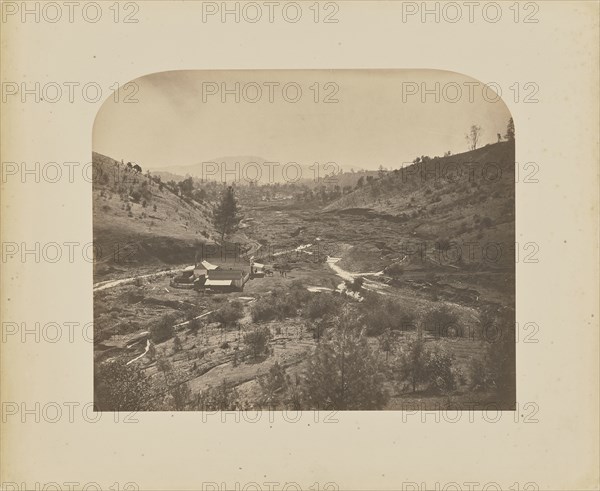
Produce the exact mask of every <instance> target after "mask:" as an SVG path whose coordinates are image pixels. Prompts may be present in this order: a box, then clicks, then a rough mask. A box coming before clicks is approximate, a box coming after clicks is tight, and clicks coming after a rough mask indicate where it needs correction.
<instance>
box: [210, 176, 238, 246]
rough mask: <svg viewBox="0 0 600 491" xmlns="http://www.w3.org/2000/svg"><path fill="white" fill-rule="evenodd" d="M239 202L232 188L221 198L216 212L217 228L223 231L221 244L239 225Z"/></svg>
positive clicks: (229, 187)
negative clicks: (226, 235)
mask: <svg viewBox="0 0 600 491" xmlns="http://www.w3.org/2000/svg"><path fill="white" fill-rule="evenodd" d="M237 212H238V208H237V202H236V200H235V195H234V190H233V187H232V186H228V187H227V189H226V190H225V191H224V192H223V195H222V196H221V202H220V203H219V205H218V206H217V209H216V210H215V215H214V216H215V226H216V227H217V229H218V230H220V231H221V243H222V242H223V240H224V238H225V234H228V233H230V232H231V231H233V229H234V228H235V226H236V225H237Z"/></svg>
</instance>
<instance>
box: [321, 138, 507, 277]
mask: <svg viewBox="0 0 600 491" xmlns="http://www.w3.org/2000/svg"><path fill="white" fill-rule="evenodd" d="M514 162H515V158H514V142H501V143H496V144H492V145H488V146H485V147H483V148H479V149H477V150H473V151H470V152H466V153H462V154H457V155H452V156H449V157H434V158H432V159H428V158H427V157H425V163H423V162H418V163H415V164H413V165H411V166H407V167H405V168H403V169H396V170H394V171H390V172H386V173H385V175H384V176H383V177H381V178H379V179H376V178H375V179H372V180H370V181H367V182H366V183H365V184H364V185H363V186H362V187H359V188H356V189H355V190H354V191H353V192H351V193H349V194H347V195H344V196H343V197H341V198H340V199H338V200H336V201H334V202H333V203H330V204H329V205H327V206H326V207H325V208H324V212H326V213H334V214H336V215H338V216H340V215H350V216H356V217H357V219H358V218H360V219H361V220H365V219H368V218H378V219H383V220H386V221H388V222H389V223H390V232H393V235H394V236H395V237H400V238H402V240H401V241H400V242H398V241H396V244H394V245H393V244H391V243H390V241H386V242H387V245H388V246H392V247H393V249H394V250H395V252H398V251H400V252H404V253H405V254H406V253H407V251H409V250H410V251H415V247H417V246H419V247H421V248H422V249H423V250H424V251H426V252H427V255H428V257H430V258H431V259H433V260H437V261H440V253H443V254H442V255H441V259H442V260H441V261H440V262H443V263H444V264H446V265H447V264H450V265H455V266H456V265H458V266H460V267H461V269H462V268H463V267H466V266H469V265H471V266H476V267H477V268H481V267H485V269H490V268H491V269H498V268H500V269H506V268H514V242H515V232H514V230H515V190H514V187H515V170H514V165H515V163H514ZM408 242H410V243H411V244H410V246H408V245H407V243H408ZM497 247H499V248H500V252H499V253H497ZM453 248H454V249H453ZM456 250H459V251H460V253H461V254H456ZM358 253H359V251H355V255H356V254H358ZM459 255H460V256H462V259H459V258H458V256H459ZM409 256H411V257H409V258H405V262H404V263H403V268H404V269H406V267H407V266H408V264H407V263H406V261H407V260H408V262H415V261H414V260H415V259H417V258H416V254H409ZM436 256H437V259H436ZM496 256H498V257H496ZM418 259H419V260H418V261H417V262H422V261H421V258H420V257H419V258H418Z"/></svg>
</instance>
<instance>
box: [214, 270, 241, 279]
mask: <svg viewBox="0 0 600 491" xmlns="http://www.w3.org/2000/svg"><path fill="white" fill-rule="evenodd" d="M243 276H244V272H243V271H242V270H240V269H213V270H209V271H208V278H209V279H211V280H240V279H242V277H243Z"/></svg>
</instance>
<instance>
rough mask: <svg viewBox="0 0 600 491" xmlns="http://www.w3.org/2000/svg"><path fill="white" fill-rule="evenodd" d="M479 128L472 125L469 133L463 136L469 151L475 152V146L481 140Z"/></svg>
mask: <svg viewBox="0 0 600 491" xmlns="http://www.w3.org/2000/svg"><path fill="white" fill-rule="evenodd" d="M482 132H483V131H482V130H481V126H477V125H475V124H474V125H472V126H471V129H470V130H469V132H468V133H467V134H466V135H465V139H466V140H467V143H468V145H469V150H475V149H476V148H477V144H478V143H479V142H480V140H481V133H482Z"/></svg>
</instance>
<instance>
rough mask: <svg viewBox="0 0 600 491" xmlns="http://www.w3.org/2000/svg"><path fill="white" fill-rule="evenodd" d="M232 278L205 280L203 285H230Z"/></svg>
mask: <svg viewBox="0 0 600 491" xmlns="http://www.w3.org/2000/svg"><path fill="white" fill-rule="evenodd" d="M232 281H233V280H210V279H209V280H206V283H204V286H231V282H232Z"/></svg>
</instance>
